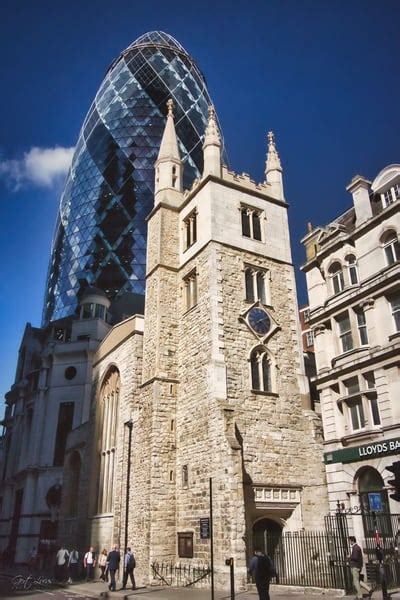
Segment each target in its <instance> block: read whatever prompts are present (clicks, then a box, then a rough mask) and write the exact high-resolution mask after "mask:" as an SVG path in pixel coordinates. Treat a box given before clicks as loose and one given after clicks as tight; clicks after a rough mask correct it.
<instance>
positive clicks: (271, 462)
mask: <svg viewBox="0 0 400 600" xmlns="http://www.w3.org/2000/svg"><path fill="white" fill-rule="evenodd" d="M203 152H204V172H203V175H202V177H201V178H200V179H199V180H197V181H195V182H194V184H193V186H192V189H190V190H187V191H184V190H183V186H182V171H183V166H182V162H181V158H180V154H179V147H178V143H177V138H176V133H175V126H174V116H173V105H172V102H171V101H170V102H169V104H168V116H167V122H166V126H165V131H164V136H163V139H162V143H161V147H160V152H159V156H158V159H157V162H156V165H155V196H154V208H153V210H152V212H151V214H150V215H149V217H148V245H147V279H146V306H145V315H144V319H143V317H142V316H140V315H136V316H134V317H130V318H128V319H127V320H125V321H123V322H122V323H121V324H119V325H117V326H115V327H114V328H113V329H111V331H110V333H109V334H108V335H107V336H106V337H105V339H104V340H103V342H102V343H101V344H100V346H99V349H98V351H97V354H96V356H95V358H94V361H93V380H94V402H93V406H92V417H91V421H90V422H91V423H92V424H91V425H90V428H91V429H90V428H89V430H88V431H87V432H86V431H83V430H82V435H81V437H85V438H86V439H91V438H92V439H93V446H92V448H91V449H90V448H89V446H87V448H88V450H87V457H88V458H87V459H86V458H84V459H83V471H82V473H81V483H80V487H81V490H84V492H82V494H83V496H84V498H83V499H81V502H82V504H81V505H80V506H84V504H85V502H86V506H87V508H86V509H82V510H87V514H88V517H89V521H88V522H89V530H88V535H87V541H88V542H89V541H90V542H91V543H92V544H93V545H95V546H96V547H97V548H102V547H109V546H110V545H111V543H119V544H120V545H121V546H123V545H124V542H125V540H127V541H128V545H131V546H132V547H133V548H134V550H135V554H136V556H137V558H138V561H137V562H138V566H137V575H138V579H139V581H143V582H148V581H149V580H151V578H152V569H151V565H152V564H153V563H154V562H155V561H171V562H172V563H176V562H189V563H190V562H191V561H193V562H195V563H196V564H197V563H199V562H204V563H208V562H209V561H210V540H209V539H207V538H204V537H202V536H201V535H200V534H201V532H200V519H204V518H207V517H209V516H210V494H209V488H210V479H211V481H212V489H213V502H212V508H213V533H214V542H213V548H214V565H215V581H216V585H217V586H220V587H227V581H228V579H227V577H228V574H227V573H228V567H226V565H225V560H226V558H228V557H231V556H232V557H234V559H235V571H236V581H237V584H238V585H242V584H244V582H245V580H246V564H247V562H248V560H249V557H250V556H251V555H252V552H253V549H254V547H255V546H256V545H257V546H262V547H264V548H265V549H267V550H269V551H271V550H273V548H270V547H269V546H268V544H270V543H271V540H274V539H275V540H276V539H277V537H279V535H281V533H282V531H298V530H301V529H303V528H304V529H307V530H310V529H320V528H322V526H323V516H324V515H325V514H326V512H327V499H326V488H325V479H324V477H325V475H324V468H323V464H322V438H321V427H320V421H319V418H318V417H317V415H316V414H315V413H314V412H313V411H312V410H310V408H309V397H308V387H307V383H306V379H305V375H304V365H303V358H302V352H301V349H300V336H299V325H298V316H297V315H298V310H297V301H296V290H295V280H294V271H293V265H292V262H291V253H290V240H289V229H288V221H287V204H286V202H285V199H284V192H283V183H282V167H281V163H280V159H279V155H278V153H277V150H276V147H275V141H274V136H273V134H272V133H270V134H269V135H268V153H267V161H266V181H265V182H264V183H261V184H256V183H254V181H252V180H251V179H250V178H249V176H248V175H246V174H242V175H236V174H234V173H232V172H229V171H228V170H227V168H226V167H225V166H223V165H222V164H221V144H220V136H219V132H218V127H217V124H216V119H215V114H214V110H213V108H212V107H210V109H209V120H208V126H207V130H206V135H205V140H204V145H203ZM127 424H128V425H129V432H130V435H131V438H130V442H129V444H128V428H127V427H126V426H125V425H127ZM76 439H78V438H77V437H76ZM76 448H78V441H77V442H76ZM129 448H131V453H130V456H128V451H129ZM69 451H70V452H72V451H73V446H72V445H70V448H69ZM75 451H76V450H75ZM68 460H69V459H67V461H66V462H67V463H68ZM128 473H129V475H128ZM67 476H68V473H67ZM67 481H68V479H67ZM88 490H89V491H88ZM82 494H81V495H82ZM89 498H90V502H89V500H88V499H89ZM65 531H67V530H66V529H65ZM64 540H66V541H67V537H64Z"/></svg>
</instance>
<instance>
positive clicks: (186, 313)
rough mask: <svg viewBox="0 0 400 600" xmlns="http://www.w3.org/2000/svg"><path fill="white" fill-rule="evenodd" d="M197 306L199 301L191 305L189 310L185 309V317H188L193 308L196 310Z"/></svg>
mask: <svg viewBox="0 0 400 600" xmlns="http://www.w3.org/2000/svg"><path fill="white" fill-rule="evenodd" d="M196 307H197V302H196V304H194V305H193V306H191V307H190V308H188V309H187V310H185V312H184V313H183V315H182V316H183V317H186V315H188V314H189V313H190V312H192V310H194V309H195V308H196Z"/></svg>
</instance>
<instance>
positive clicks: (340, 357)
mask: <svg viewBox="0 0 400 600" xmlns="http://www.w3.org/2000/svg"><path fill="white" fill-rule="evenodd" d="M370 348H371V347H370V345H369V344H366V345H365V346H359V347H358V348H352V350H347V352H343V354H339V355H338V356H335V357H334V358H332V361H331V364H332V367H335V366H336V364H337V363H338V362H341V361H345V360H346V359H347V358H351V357H352V356H354V357H355V356H357V354H362V353H363V352H365V351H367V352H369V350H370Z"/></svg>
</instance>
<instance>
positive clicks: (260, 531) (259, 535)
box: [252, 519, 282, 557]
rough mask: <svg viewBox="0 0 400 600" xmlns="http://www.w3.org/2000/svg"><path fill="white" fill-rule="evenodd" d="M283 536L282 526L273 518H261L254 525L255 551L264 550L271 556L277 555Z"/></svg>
mask: <svg viewBox="0 0 400 600" xmlns="http://www.w3.org/2000/svg"><path fill="white" fill-rule="evenodd" d="M281 537H282V527H281V525H280V524H279V523H277V522H276V521H274V520H273V519H260V520H259V521H256V522H255V523H254V525H253V548H252V550H253V552H254V550H257V549H258V550H262V551H263V552H265V553H266V554H268V555H269V556H271V557H273V556H276V553H277V551H278V547H279V542H280V540H281Z"/></svg>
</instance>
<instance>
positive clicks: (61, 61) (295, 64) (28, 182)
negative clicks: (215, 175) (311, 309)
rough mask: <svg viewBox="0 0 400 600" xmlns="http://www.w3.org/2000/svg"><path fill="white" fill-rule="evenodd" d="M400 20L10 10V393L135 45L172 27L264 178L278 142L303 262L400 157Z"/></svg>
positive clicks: (194, 9) (322, 6)
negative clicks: (355, 187) (99, 108)
mask: <svg viewBox="0 0 400 600" xmlns="http://www.w3.org/2000/svg"><path fill="white" fill-rule="evenodd" d="M399 21H400V2H399V1H398V0H384V1H382V0H374V1H372V0H253V1H251V2H248V1H247V2H244V1H242V0H234V1H233V2H232V0H230V1H229V2H228V1H226V0H219V2H216V1H215V0H213V1H212V2H211V1H209V0H202V1H197V0H191V1H187V2H182V1H181V0H176V1H175V2H174V1H172V2H171V1H169V2H167V1H166V0H163V1H161V0H153V2H151V3H150V2H142V3H141V2H140V1H139V0H130V1H127V0H120V1H119V2H118V3H111V2H109V1H107V2H106V1H103V0H86V2H80V1H79V0H69V1H65V0H52V1H47V0H35V2H32V1H31V0H18V2H15V0H6V1H5V2H4V0H3V4H2V11H1V18H0V44H1V47H2V64H1V66H0V84H1V90H2V93H1V94H0V114H1V115H2V119H1V121H2V122H1V129H0V132H1V133H0V256H1V257H2V262H1V273H0V274H1V277H0V331H1V332H2V336H1V344H0V353H1V365H2V368H1V371H0V398H1V397H2V396H3V395H4V393H5V392H6V391H7V390H8V389H9V387H10V385H11V384H12V382H13V378H14V371H15V365H16V357H17V350H18V346H19V343H20V339H21V335H22V333H23V330H24V327H25V323H26V322H27V321H29V322H31V323H32V324H33V325H39V324H40V321H41V310H42V303H43V297H44V286H45V278H46V272H47V266H48V259H49V254H50V246H51V239H52V235H53V229H54V223H55V218H56V213H57V208H58V202H59V196H60V190H61V188H62V181H63V176H64V175H63V173H64V171H65V168H66V165H67V163H68V158H69V155H70V151H69V150H68V149H70V148H72V147H73V146H74V145H75V143H76V140H77V137H78V133H79V129H80V126H81V124H82V121H83V118H84V116H85V114H86V112H87V110H88V108H89V106H90V104H91V102H92V100H93V97H94V95H95V93H96V91H97V88H98V87H99V85H100V83H101V81H102V78H103V76H104V73H105V71H106V69H107V67H108V66H109V64H110V63H111V62H112V60H113V59H114V58H115V57H116V56H117V55H118V54H119V52H120V51H121V50H123V49H124V48H126V47H127V46H128V45H129V44H130V43H131V42H132V41H133V40H135V39H136V38H137V37H138V36H139V35H141V34H142V33H145V32H146V31H151V30H156V29H160V30H163V31H166V32H167V33H170V34H171V35H173V36H174V37H175V38H176V39H177V40H178V41H179V42H180V43H181V44H182V45H183V46H184V47H185V48H186V50H187V51H188V52H189V53H190V54H191V55H192V56H193V57H194V58H195V59H196V60H197V62H198V64H199V66H200V68H201V70H202V71H203V73H204V74H205V76H206V79H207V83H208V88H209V91H210V94H211V96H212V98H213V100H214V103H215V106H216V109H217V112H218V115H219V119H220V122H221V125H222V129H223V133H224V137H225V143H226V146H227V151H228V156H229V160H230V167H231V168H232V169H233V170H235V171H238V172H242V171H245V172H248V173H250V174H251V175H252V176H253V177H254V178H255V179H256V180H262V179H263V177H264V175H263V171H264V161H265V151H266V133H267V131H268V130H270V129H272V130H273V131H274V132H275V134H276V139H277V146H278V149H279V152H280V155H281V159H282V163H283V167H284V184H285V191H286V197H287V200H288V202H289V203H290V211H289V218H290V224H291V236H292V249H293V255H294V262H295V265H296V266H299V265H300V264H301V263H302V261H303V258H304V253H303V249H302V247H301V246H300V244H299V240H300V238H301V237H302V236H303V235H304V233H305V231H306V223H307V221H311V222H312V223H313V224H314V225H318V224H325V223H326V222H328V221H329V220H332V219H333V218H334V217H335V216H337V214H339V213H340V212H342V211H344V210H346V209H347V208H348V207H349V206H350V202H351V199H350V196H349V195H348V193H347V192H346V191H345V186H346V185H347V183H348V182H349V181H350V179H351V177H352V176H353V175H354V174H356V173H361V174H363V175H365V176H366V177H369V178H370V179H373V178H374V177H375V175H376V174H377V173H378V172H379V171H380V170H381V169H382V168H383V167H384V166H386V165H387V164H390V163H393V162H400V156H399V98H400V79H399V57H400V38H399V34H398V24H399ZM55 148H59V149H60V150H58V151H57V152H54V151H53V150H54V149H55ZM297 279H298V284H299V298H300V302H301V303H304V302H305V300H306V295H305V291H304V282H303V281H302V279H303V276H302V275H301V274H300V275H299V273H297ZM0 413H1V411H0Z"/></svg>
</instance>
